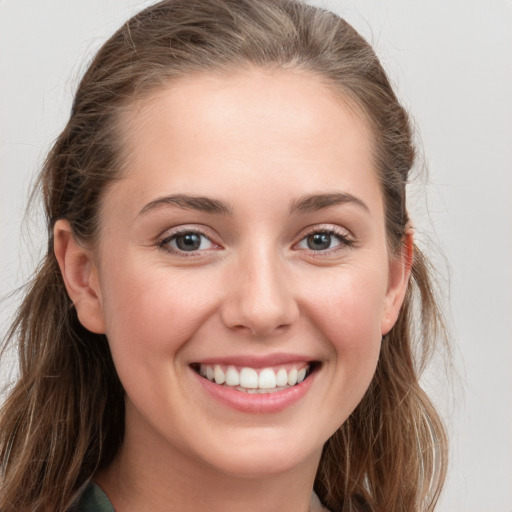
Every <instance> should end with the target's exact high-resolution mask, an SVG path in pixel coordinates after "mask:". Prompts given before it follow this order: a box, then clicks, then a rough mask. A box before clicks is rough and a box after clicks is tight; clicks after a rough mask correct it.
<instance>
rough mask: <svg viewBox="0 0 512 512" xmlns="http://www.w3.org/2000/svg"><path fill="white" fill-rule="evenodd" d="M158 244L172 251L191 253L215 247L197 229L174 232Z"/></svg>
mask: <svg viewBox="0 0 512 512" xmlns="http://www.w3.org/2000/svg"><path fill="white" fill-rule="evenodd" d="M158 245H159V246H160V247H161V248H162V249H165V250H167V251H169V252H173V253H193V252H197V251H205V250H208V249H214V248H216V247H217V246H216V245H215V244H214V243H213V242H212V241H211V240H210V239H209V238H208V237H207V236H206V235H204V234H203V233H200V232H198V231H180V232H179V233H174V234H172V235H171V236H168V237H166V238H164V239H163V240H162V241H161V242H159V244H158Z"/></svg>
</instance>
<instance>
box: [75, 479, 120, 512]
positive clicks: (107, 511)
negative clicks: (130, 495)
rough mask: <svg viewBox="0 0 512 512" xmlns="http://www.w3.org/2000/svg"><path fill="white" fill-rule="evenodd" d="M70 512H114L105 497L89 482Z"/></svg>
mask: <svg viewBox="0 0 512 512" xmlns="http://www.w3.org/2000/svg"><path fill="white" fill-rule="evenodd" d="M70 512H115V511H114V507H113V506H112V503H110V501H109V499H108V498H107V495H106V494H105V493H104V492H103V491H102V490H101V488H100V487H99V486H97V485H96V484H94V483H92V482H89V483H88V484H87V485H86V486H85V487H84V490H83V491H82V492H81V494H80V496H79V498H78V500H77V502H76V503H75V505H74V506H73V508H72V509H71V510H70Z"/></svg>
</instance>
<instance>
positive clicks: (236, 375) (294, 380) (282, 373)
mask: <svg viewBox="0 0 512 512" xmlns="http://www.w3.org/2000/svg"><path fill="white" fill-rule="evenodd" d="M311 367H312V365H311V364H304V363H297V364H288V365H286V366H279V367H272V368H270V367H269V368H258V369H256V368H251V367H242V368H240V367H239V368H237V367H235V366H233V365H221V364H215V365H210V364H200V365H196V366H195V368H194V369H195V370H196V372H197V373H199V375H201V377H204V378H205V379H208V380H209V381H210V382H213V383H215V384H218V385H221V386H224V387H228V388H231V389H234V390H236V391H242V392H245V393H258V394H262V393H275V392H278V391H282V390H285V389H287V388H290V387H293V386H296V385H297V384H300V383H301V382H302V381H304V379H305V378H306V377H307V376H308V375H309V374H310V372H311Z"/></svg>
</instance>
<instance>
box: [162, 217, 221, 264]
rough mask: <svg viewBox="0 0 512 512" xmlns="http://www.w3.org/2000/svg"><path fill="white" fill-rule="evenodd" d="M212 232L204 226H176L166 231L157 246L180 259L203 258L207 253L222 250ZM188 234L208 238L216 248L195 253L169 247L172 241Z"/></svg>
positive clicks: (199, 250)
mask: <svg viewBox="0 0 512 512" xmlns="http://www.w3.org/2000/svg"><path fill="white" fill-rule="evenodd" d="M210 231H211V230H209V229H206V228H205V227H204V226H198V225H197V224H192V225H181V226H176V227H174V228H170V229H167V230H165V231H164V232H163V233H162V234H161V235H160V236H159V237H158V239H157V242H156V246H157V247H158V248H159V249H161V250H163V251H165V252H167V253H170V254H174V255H178V256H180V257H185V258H188V257H193V256H196V257H197V256H201V255H204V253H206V252H210V251H213V250H219V249H222V246H221V244H219V243H218V242H217V241H216V240H215V239H214V238H216V237H214V236H212V234H210ZM187 233H195V234H198V235H200V236H201V237H204V238H206V239H207V240H209V241H210V242H211V244H212V245H213V246H214V247H213V248H208V249H198V250H195V251H181V250H179V249H175V248H172V247H170V246H169V245H168V244H169V242H170V241H171V240H173V239H175V238H176V237H178V236H179V235H184V234H187Z"/></svg>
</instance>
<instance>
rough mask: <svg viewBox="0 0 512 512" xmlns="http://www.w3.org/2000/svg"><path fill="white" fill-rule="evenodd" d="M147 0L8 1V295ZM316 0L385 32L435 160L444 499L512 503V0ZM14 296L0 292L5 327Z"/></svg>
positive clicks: (420, 219)
mask: <svg viewBox="0 0 512 512" xmlns="http://www.w3.org/2000/svg"><path fill="white" fill-rule="evenodd" d="M148 3H149V2H147V1H146V2H143V1H136V0H87V1H86V0H44V1H43V0H41V1H38V0H3V1H2V0H0V144H1V145H0V296H3V295H5V294H6V293H7V292H9V291H11V290H12V289H14V288H15V287H16V286H18V285H20V284H21V283H22V282H23V280H24V278H25V277H26V276H27V275H28V273H29V272H30V270H31V269H32V268H33V266H34V264H35V262H36V261H37V260H38V255H39V254H40V251H41V248H42V246H44V240H43V238H42V237H41V233H42V231H43V230H42V226H41V224H40V216H38V215H37V214H36V216H35V219H34V217H32V219H33V220H32V221H31V222H29V223H26V224H25V225H26V227H28V228H29V232H30V236H29V237H25V238H23V237H21V235H20V233H21V224H22V219H23V213H24V208H25V205H26V201H27V196H28V190H29V185H30V183H31V181H32V179H33V176H34V174H35V173H36V172H37V170H38V169H39V168H40V165H41V162H42V160H43V158H44V156H45V154H46V152H47V150H48V149H49V147H50V144H51V142H52V141H53V140H54V138H55V137H56V136H57V134H58V133H59V131H60V130H61V129H62V128H63V126H64V123H65V120H66V118H67V116H68V114H69V111H70V106H71V101H72V93H73V91H74V89H75V87H76V84H77V80H78V78H79V77H80V76H81V73H82V72H83V70H84V66H85V64H86V63H87V62H88V61H89V59H90V56H91V55H92V53H93V52H94V51H95V50H96V49H97V48H98V47H99V46H100V45H101V44H102V42H103V41H104V40H105V38H106V37H107V36H109V35H110V34H111V33H112V32H113V30H114V29H115V28H117V26H118V25H120V24H121V22H122V21H124V20H125V18H127V17H128V16H129V15H130V14H132V13H133V12H135V11H137V10H139V9H140V8H141V7H143V6H144V5H147V4H148ZM317 3H321V4H322V3H323V5H328V6H330V7H331V8H332V9H336V10H338V12H340V13H341V14H342V15H344V16H345V17H346V18H347V19H348V20H349V21H350V22H352V23H353V24H354V25H355V26H356V28H357V29H358V30H359V31H360V32H362V33H363V35H365V37H367V38H368V39H369V40H370V42H372V44H373V45H374V46H375V47H376V50H377V53H378V54H379V56H380V57H381V59H382V62H383V64H384V66H385V67H386V69H387V70H388V72H389V73H390V76H391V79H392V81H393V83H394V84H395V86H396V88H397V90H398V92H399V95H400V97H401V99H402V101H403V102H404V104H405V105H406V106H407V107H408V109H409V110H410V111H411V114H412V116H413V118H414V120H415V124H416V125H417V128H418V133H419V136H420V137H421V140H422V147H423V152H424V153H425V155H426V159H425V161H426V163H427V165H428V168H429V170H430V179H429V182H428V184H425V185H424V186H423V188H419V189H418V188H415V189H413V190H411V196H410V209H411V212H412V216H413V218H414V220H415V223H416V225H417V228H418V231H419V237H420V239H421V240H424V241H425V240H428V239H430V240H431V241H433V242H429V243H427V247H426V249H427V251H430V252H431V253H432V254H433V258H434V261H436V262H437V264H441V263H442V262H443V259H442V258H441V257H440V256H439V255H438V254H437V252H436V251H437V249H436V248H437V246H440V247H441V250H442V253H443V254H444V256H445V257H446V259H447V260H448V261H449V266H450V268H451V271H450V275H449V281H450V288H448V286H447V285H444V288H445V290H448V289H450V290H451V291H450V297H449V303H450V306H449V308H448V306H447V312H448V316H449V319H450V328H451V331H452V334H453V339H454V343H455V344H456V351H455V359H454V361H455V368H454V370H453V372H452V375H456V377H455V378H454V379H452V380H453V382H452V383H451V384H450V382H449V380H450V379H448V378H447V377H446V376H445V375H444V374H443V373H442V372H437V373H436V372H434V373H431V374H430V375H429V377H428V378H427V379H426V381H425V382H426V384H427V385H428V386H429V388H431V390H432V393H433V395H434V398H435V399H436V401H437V402H438V403H439V406H440V407H441V408H442V410H443V412H444V415H445V419H446V423H447V425H448V428H449V430H450V435H451V438H452V462H451V469H450V474H449V480H448V485H447V488H446V491H445V494H444V498H443V500H442V503H441V505H440V507H439V511H440V512H448V511H450V512H451V511H455V512H458V511H461V512H462V511H464V512H512V377H511V375H512V372H511V371H510V368H511V366H512V336H511V332H512V201H511V197H512V1H510V0H421V1H412V0H364V1H363V0H359V1H356V0H354V1H345V0H340V1H336V0H331V1H330V2H327V3H326V2H317ZM425 197H426V198H427V200H428V201H427V203H428V205H429V206H428V210H427V209H426V208H425ZM424 243H425V242H424ZM434 246H435V247H434ZM434 249H435V250H434ZM442 267H443V268H441V271H442V272H444V275H445V278H446V280H448V274H447V272H446V269H445V268H444V264H443V265H442ZM13 307H14V301H13V300H7V301H5V300H4V301H3V302H0V322H1V324H0V333H3V332H5V329H6V326H7V320H6V319H7V318H8V317H9V316H10V315H12V311H13ZM7 366H8V365H6V364H4V366H3V367H2V368H1V369H0V384H1V383H5V382H6V380H7V378H8V375H9V373H10V372H9V368H8V367H7ZM390 512H391V511H390Z"/></svg>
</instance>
